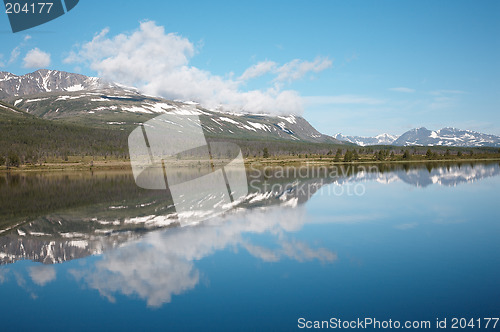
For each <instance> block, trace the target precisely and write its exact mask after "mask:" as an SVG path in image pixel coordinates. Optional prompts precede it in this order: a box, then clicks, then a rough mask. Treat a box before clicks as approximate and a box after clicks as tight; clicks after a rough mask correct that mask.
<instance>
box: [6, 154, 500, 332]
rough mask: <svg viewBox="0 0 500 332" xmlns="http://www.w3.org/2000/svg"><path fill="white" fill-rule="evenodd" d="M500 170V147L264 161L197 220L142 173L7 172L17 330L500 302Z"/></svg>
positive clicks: (171, 326) (9, 300)
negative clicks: (412, 157) (492, 152)
mask: <svg viewBox="0 0 500 332" xmlns="http://www.w3.org/2000/svg"><path fill="white" fill-rule="evenodd" d="M186 172H196V170H195V169H194V170H193V169H191V170H186ZM499 175H500V164H499V163H498V162H495V163H475V164H472V163H462V164H456V163H455V164H454V163H449V164H429V165H424V164H422V165H418V164H412V165H385V166H383V165H378V166H371V167H369V166H364V168H362V169H358V168H356V167H354V166H348V167H347V166H346V167H344V168H341V169H339V168H336V169H335V168H326V167H323V168H321V167H317V168H314V167H308V168H302V169H301V170H300V172H299V171H297V169H294V168H291V167H289V168H285V169H278V168H273V169H271V168H257V167H252V169H248V174H247V177H248V182H249V190H248V191H249V193H248V195H247V196H246V198H245V199H244V200H243V201H242V202H241V203H240V204H239V205H235V206H234V207H233V208H232V209H230V210H229V211H227V212H226V213H224V214H222V215H217V216H215V217H212V218H208V219H206V220H204V221H201V222H195V223H189V220H188V221H187V222H186V221H184V222H180V221H179V220H178V219H177V216H176V214H175V209H174V208H173V207H172V204H171V198H170V197H169V196H168V194H167V193H166V192H165V191H161V190H145V189H140V188H139V187H137V186H136V184H135V182H134V178H133V177H132V175H131V173H129V172H124V171H122V172H111V171H106V172H105V171H102V172H94V173H92V172H57V173H44V174H41V173H36V174H19V173H11V174H6V173H3V174H0V211H1V213H0V231H1V233H0V264H1V265H0V298H1V301H0V312H1V314H0V317H1V323H0V324H1V330H3V331H10V330H27V329H30V330H41V329H43V330H46V329H50V330H64V331H66V330H72V331H73V330H74V331H76V330H82V331H89V330H94V329H98V330H120V331H121V330H147V329H161V330H173V331H180V330H207V331H214V330H231V331H243V330H249V331H257V330H270V331H281V330H283V331H288V330H295V329H298V328H299V327H300V323H299V322H300V321H299V319H301V318H302V319H303V320H302V322H303V324H305V322H307V321H311V322H313V321H329V322H330V319H332V318H333V319H338V320H341V321H352V320H357V319H358V318H360V319H364V318H366V317H370V318H373V319H377V320H379V321H389V320H392V321H395V320H398V321H401V323H402V324H403V322H405V321H412V322H413V321H419V322H420V321H429V322H431V323H432V327H435V324H436V319H439V320H444V319H445V318H446V319H447V327H448V328H450V327H451V324H452V319H453V318H458V319H460V318H465V319H467V322H469V320H470V319H482V318H485V317H499V316H500V286H499V285H500V284H499V280H500V218H499V217H500V213H499V211H500V210H499V199H498V193H499V188H500V176H499ZM332 321H334V320H332ZM481 323H483V321H482V322H481ZM311 324H312V323H311ZM476 324H477V323H476ZM492 324H493V322H492V323H491V324H490V328H491V327H492V326H491V325H492ZM483 327H484V326H482V328H483ZM476 328H477V325H476ZM496 328H497V329H499V328H500V323H499V324H498V325H497V326H496Z"/></svg>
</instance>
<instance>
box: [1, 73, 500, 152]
mask: <svg viewBox="0 0 500 332" xmlns="http://www.w3.org/2000/svg"><path fill="white" fill-rule="evenodd" d="M0 99H1V100H3V101H4V102H7V103H8V104H10V105H14V106H16V107H17V108H19V109H22V110H25V111H26V112H28V113H30V114H32V115H35V116H37V117H40V118H43V119H47V120H65V121H67V122H74V123H78V124H83V125H90V126H99V127H103V126H104V127H108V128H109V126H112V127H113V128H115V129H120V130H131V128H135V127H136V126H137V125H138V124H139V123H143V122H145V121H147V120H149V119H151V118H153V117H155V116H157V115H158V114H161V113H172V112H173V113H181V114H186V112H188V113H190V114H197V115H199V117H200V120H201V123H202V125H203V127H204V130H205V132H206V133H207V134H209V135H213V136H217V137H218V136H223V137H231V138H235V139H245V140H248V139H251V140H254V139H255V140H285V141H297V142H311V143H333V144H345V143H346V142H347V143H351V144H357V145H360V146H367V145H396V146H413V145H422V146H450V147H483V146H489V147H500V137H499V136H495V135H488V134H483V133H478V132H474V131H470V130H460V129H455V128H443V129H440V130H437V131H431V130H428V129H426V128H418V129H412V130H409V131H407V132H406V133H404V134H403V135H401V136H399V137H398V136H396V135H390V134H380V135H377V136H374V137H362V136H344V135H342V134H337V135H334V136H333V137H332V136H328V135H325V134H322V133H320V132H319V131H317V130H316V129H315V128H314V127H313V126H311V124H309V122H307V120H305V119H304V118H302V117H300V116H293V115H290V116H277V115H270V114H250V113H231V112H227V111H224V110H223V109H207V108H204V107H202V106H201V105H199V104H197V103H195V102H189V101H187V102H186V101H172V100H167V99H163V98H159V97H152V96H146V95H143V94H140V93H139V92H138V91H137V89H135V88H130V87H125V86H123V85H120V84H117V83H112V82H107V81H105V80H103V79H101V78H97V77H88V76H84V75H80V74H74V73H68V72H64V71H58V70H47V69H40V70H37V71H35V72H33V73H29V74H26V75H23V76H17V75H14V74H11V73H8V72H0ZM270 111H272V110H270ZM270 113H272V112H270Z"/></svg>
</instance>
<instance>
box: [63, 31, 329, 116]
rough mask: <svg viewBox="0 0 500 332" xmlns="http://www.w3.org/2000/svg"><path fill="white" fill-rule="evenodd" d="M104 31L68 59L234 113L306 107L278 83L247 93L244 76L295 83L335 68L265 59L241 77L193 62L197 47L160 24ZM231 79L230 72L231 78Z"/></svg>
mask: <svg viewBox="0 0 500 332" xmlns="http://www.w3.org/2000/svg"><path fill="white" fill-rule="evenodd" d="M108 34H109V29H104V30H102V31H101V32H100V33H99V34H97V35H96V36H95V37H94V38H93V39H92V40H91V41H90V42H87V43H85V44H83V45H82V46H80V47H78V49H77V50H76V52H72V53H70V55H69V56H68V57H67V58H66V59H65V62H66V63H84V64H87V65H88V66H90V68H91V69H93V70H95V71H97V72H98V75H99V76H101V77H104V78H106V79H109V80H112V81H116V82H118V83H122V84H126V85H132V86H136V87H138V88H139V89H140V90H141V91H142V92H144V93H146V94H149V95H157V96H162V97H165V98H169V99H181V100H194V101H197V102H199V103H201V104H202V105H204V106H206V107H209V108H216V107H222V108H224V109H228V110H233V111H246V112H259V113H261V112H265V113H284V114H298V113H301V112H302V109H303V105H302V100H301V98H300V96H299V94H298V93H297V92H296V91H293V90H282V89H281V85H279V84H274V86H271V87H269V88H267V89H261V90H250V91H244V90H242V89H241V86H242V85H243V84H244V81H243V80H244V79H250V78H253V77H257V76H260V75H263V74H265V73H266V72H269V71H273V72H274V73H275V74H277V78H276V80H277V81H284V80H286V81H292V80H294V79H298V78H301V77H303V76H304V75H305V74H306V73H308V72H319V71H321V70H323V69H325V68H328V67H329V66H331V61H330V60H329V59H327V58H317V59H316V60H314V61H312V62H308V61H301V60H293V61H292V62H290V63H287V64H285V65H283V66H281V67H277V64H275V63H274V62H272V61H264V62H261V63H258V64H256V65H255V66H252V67H250V68H249V69H247V70H246V71H245V72H244V73H243V75H242V76H241V77H240V80H234V79H232V78H225V77H222V76H218V75H214V74H212V73H210V72H208V71H206V70H202V69H199V68H196V67H194V66H190V65H189V61H190V59H191V58H192V57H193V56H194V54H195V46H194V45H193V43H191V42H190V41H189V40H188V39H186V38H184V37H181V36H179V35H177V34H175V33H165V30H164V28H163V27H162V26H158V25H156V24H155V23H154V22H151V21H146V22H142V23H141V24H140V27H139V29H138V30H136V31H134V32H132V33H130V34H119V35H116V36H114V37H108ZM229 77H230V76H229Z"/></svg>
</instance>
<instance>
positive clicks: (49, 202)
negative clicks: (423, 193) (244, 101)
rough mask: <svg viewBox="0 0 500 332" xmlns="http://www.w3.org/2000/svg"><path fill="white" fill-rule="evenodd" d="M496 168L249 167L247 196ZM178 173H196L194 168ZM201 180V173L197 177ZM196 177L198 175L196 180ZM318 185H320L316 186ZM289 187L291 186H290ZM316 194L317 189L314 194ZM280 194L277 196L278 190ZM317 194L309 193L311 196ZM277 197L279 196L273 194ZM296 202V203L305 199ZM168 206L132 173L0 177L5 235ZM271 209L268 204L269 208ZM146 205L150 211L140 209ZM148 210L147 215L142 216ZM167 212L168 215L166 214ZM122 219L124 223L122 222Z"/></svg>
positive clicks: (163, 195) (446, 178)
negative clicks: (68, 214)
mask: <svg viewBox="0 0 500 332" xmlns="http://www.w3.org/2000/svg"><path fill="white" fill-rule="evenodd" d="M499 169H500V167H499V164H498V162H491V163H478V164H474V163H412V164H406V163H400V164H372V165H370V164H358V165H356V164H345V165H341V166H336V165H334V166H331V165H330V166H328V165H326V166H311V165H302V166H283V167H281V166H277V167H276V166H273V167H271V166H262V165H259V164H252V165H249V166H247V177H248V184H249V190H248V192H249V194H252V193H255V192H267V191H269V190H270V188H274V189H275V188H283V190H287V191H290V190H293V188H294V187H296V186H297V185H296V184H295V182H296V181H299V182H298V184H299V185H300V184H301V183H307V182H310V181H313V182H314V183H315V184H316V187H321V186H323V185H325V184H328V183H333V182H338V183H345V182H352V181H367V180H374V179H377V180H379V181H387V180H388V179H389V178H390V179H398V180H401V181H403V182H406V183H408V184H410V185H414V186H426V185H430V184H433V183H439V184H443V185H455V184H458V183H461V182H468V181H470V180H474V179H476V180H477V179H480V178H484V177H488V176H494V175H496V174H498V172H499ZM179 172H186V173H190V174H189V176H188V177H193V174H192V173H197V172H198V173H199V172H200V170H199V169H198V168H196V167H195V168H185V169H180V170H179ZM200 174H201V173H200ZM194 176H196V174H194ZM319 180H320V181H319ZM292 184H293V185H292ZM316 189H317V188H316ZM278 191H279V190H278ZM315 191H316V190H313V191H312V192H309V194H314V192H315ZM276 194H277V195H279V194H280V193H279V192H277V193H276ZM306 196H308V197H299V203H302V202H303V201H305V200H307V199H309V196H310V195H306ZM171 203H172V200H171V197H170V195H169V192H168V191H162V190H145V189H141V188H139V187H138V186H137V185H136V183H135V181H134V178H133V176H132V174H131V172H130V171H100V172H90V171H86V172H81V171H80V172H63V173H60V172H55V173H48V172H47V173H1V174H0V229H3V230H5V229H7V228H9V226H13V225H16V224H19V223H22V222H26V221H30V220H33V219H35V218H38V217H42V216H45V215H48V214H51V213H55V212H61V211H63V212H64V211H68V210H75V209H80V210H81V209H82V208H83V210H82V211H85V212H86V213H89V212H92V211H94V212H95V211H98V210H99V211H104V210H106V211H109V206H111V205H117V206H120V205H128V206H129V205H137V206H140V205H142V206H141V207H142V209H141V211H142V212H141V213H140V214H139V215H130V213H131V211H130V209H129V210H127V211H121V210H120V209H116V210H112V211H109V216H110V217H112V214H113V213H114V214H115V215H117V216H122V215H121V214H124V213H129V215H123V216H127V217H137V216H140V215H144V214H143V213H150V214H156V215H159V214H161V213H167V212H170V210H172V209H167V207H169V205H171ZM267 203H269V204H272V202H270V201H269V202H267ZM145 204H146V205H147V206H148V207H149V208H148V209H144V207H146V206H145ZM146 210H147V211H146ZM167 210H168V211H167ZM123 216H122V217H123Z"/></svg>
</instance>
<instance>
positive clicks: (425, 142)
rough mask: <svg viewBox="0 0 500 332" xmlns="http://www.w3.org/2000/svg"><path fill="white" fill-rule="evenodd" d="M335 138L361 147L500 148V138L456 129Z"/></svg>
mask: <svg viewBox="0 0 500 332" xmlns="http://www.w3.org/2000/svg"><path fill="white" fill-rule="evenodd" d="M333 137H334V138H336V139H338V140H340V141H344V142H349V143H354V144H357V145H359V146H367V145H396V146H413V145H419V146H450V147H484V146H488V147H500V137H499V136H495V135H488V134H483V133H478V132H475V131H471V130H461V129H456V128H443V129H440V130H435V131H432V130H429V129H427V128H424V127H421V128H415V129H411V130H408V131H407V132H405V133H404V134H403V135H401V136H399V137H398V136H395V135H390V134H380V135H377V136H374V137H363V136H344V135H342V134H340V133H339V134H336V135H334V136H333Z"/></svg>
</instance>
